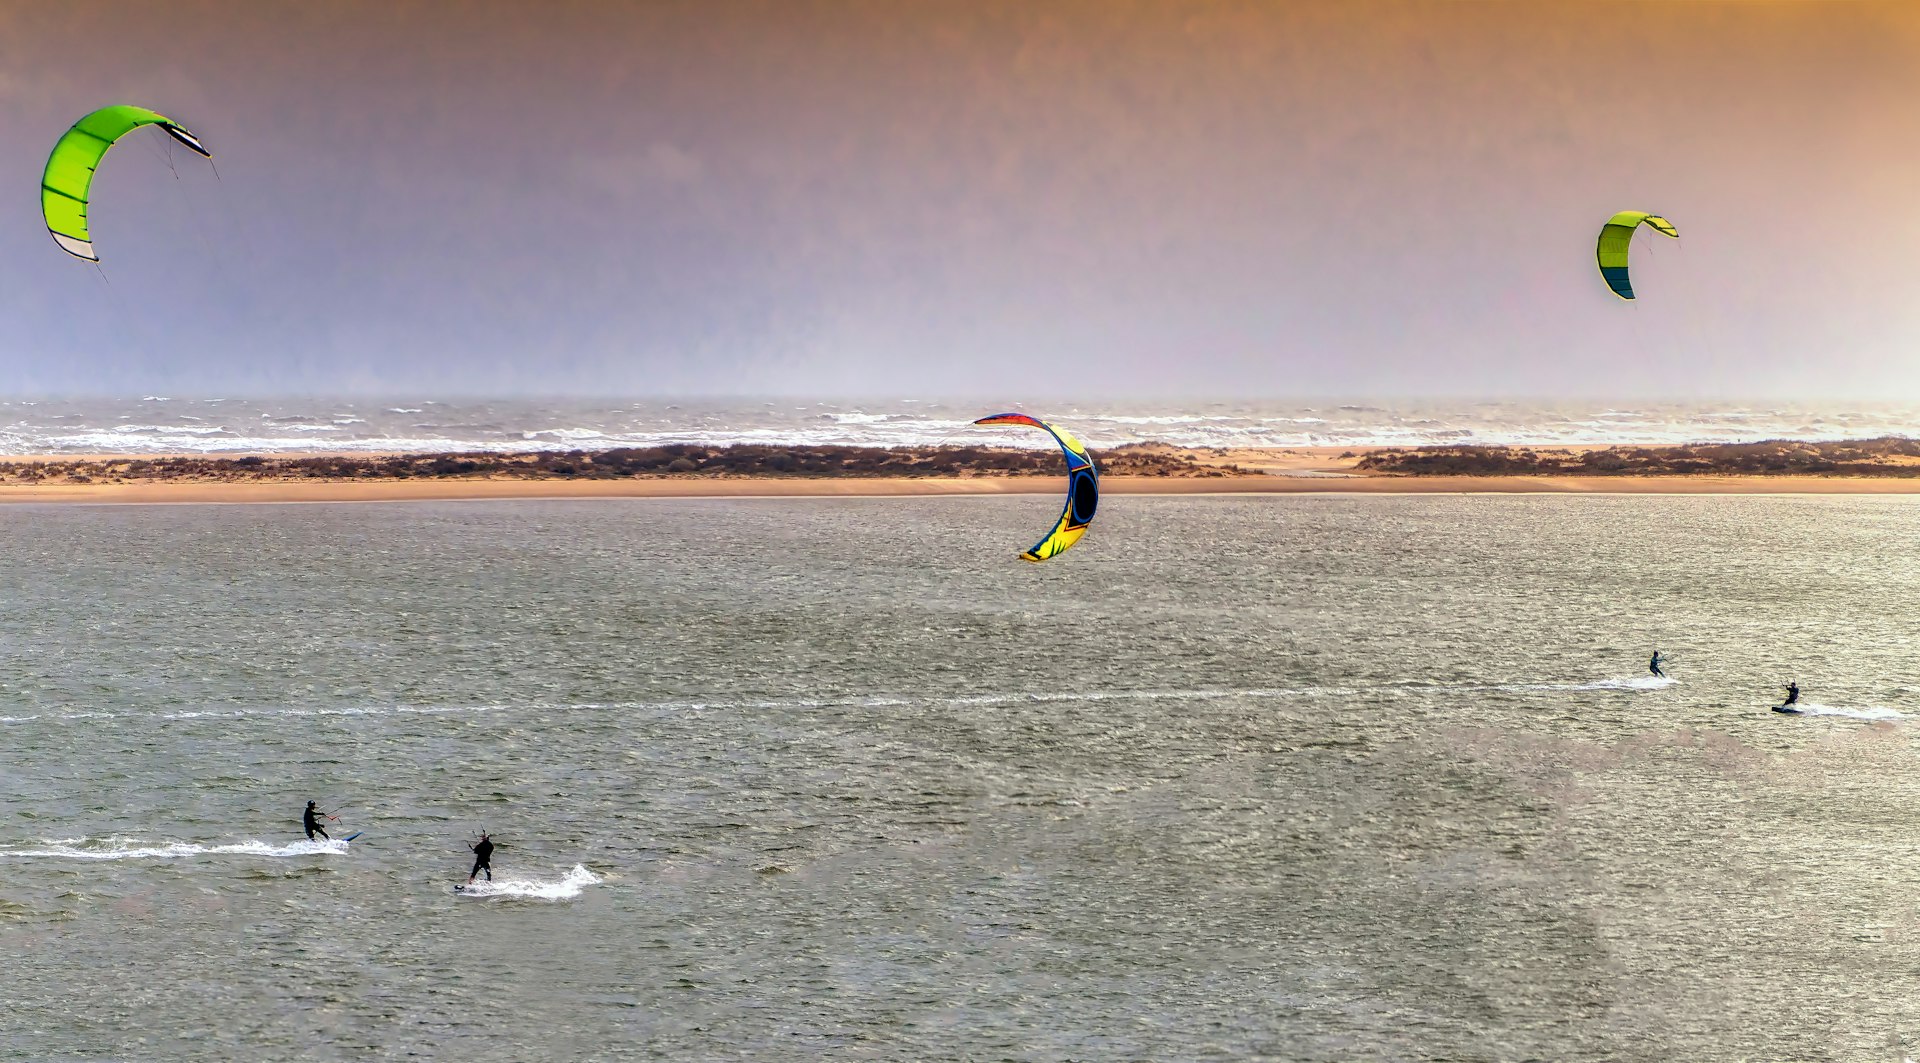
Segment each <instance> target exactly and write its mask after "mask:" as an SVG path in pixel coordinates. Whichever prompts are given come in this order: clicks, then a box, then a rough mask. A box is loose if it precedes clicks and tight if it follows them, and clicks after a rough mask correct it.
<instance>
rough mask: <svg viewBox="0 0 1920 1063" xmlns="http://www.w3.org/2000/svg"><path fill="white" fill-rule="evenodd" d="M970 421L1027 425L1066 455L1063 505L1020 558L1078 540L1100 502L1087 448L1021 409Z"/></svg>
mask: <svg viewBox="0 0 1920 1063" xmlns="http://www.w3.org/2000/svg"><path fill="white" fill-rule="evenodd" d="M973 423H974V424H1024V425H1030V426H1032V427H1034V428H1038V429H1040V430H1041V431H1043V432H1045V433H1047V434H1048V435H1050V436H1052V437H1053V441H1054V442H1056V443H1058V444H1060V453H1062V454H1065V455H1066V456H1067V508H1066V509H1064V510H1061V511H1060V519H1059V520H1057V521H1055V522H1054V525H1053V530H1052V531H1050V532H1048V533H1047V537H1046V538H1044V539H1042V540H1040V541H1039V542H1037V543H1035V544H1034V546H1033V549H1031V550H1028V551H1027V552H1026V553H1023V554H1021V555H1020V557H1021V559H1022V560H1026V561H1033V562H1040V561H1045V560H1046V559H1047V558H1049V557H1053V556H1055V555H1058V554H1062V553H1065V552H1066V550H1067V548H1068V547H1070V546H1072V545H1073V544H1074V543H1077V542H1079V541H1080V537H1081V536H1082V535H1085V534H1087V525H1089V524H1092V523H1093V511H1094V510H1095V509H1098V508H1099V506H1100V470H1098V469H1096V468H1094V467H1093V456H1092V455H1091V454H1088V453H1087V448H1086V447H1084V446H1081V445H1080V441H1079V440H1078V439H1075V438H1073V435H1072V433H1070V432H1068V431H1066V430H1065V429H1063V428H1056V427H1054V426H1053V425H1050V424H1048V423H1047V422H1045V421H1042V420H1040V419H1039V418H1038V417H1028V416H1027V415H1026V414H1024V413H1000V414H995V415H993V416H992V417H982V418H980V419H979V420H978V421H975V422H973Z"/></svg>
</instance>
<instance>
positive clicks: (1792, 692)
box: [1780, 683, 1800, 708]
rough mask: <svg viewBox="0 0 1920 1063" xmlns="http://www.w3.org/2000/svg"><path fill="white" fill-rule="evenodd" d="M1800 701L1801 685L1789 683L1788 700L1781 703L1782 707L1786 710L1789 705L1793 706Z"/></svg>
mask: <svg viewBox="0 0 1920 1063" xmlns="http://www.w3.org/2000/svg"><path fill="white" fill-rule="evenodd" d="M1799 700H1800V684H1798V683H1788V684H1787V700H1785V701H1783V702H1781V703H1780V707H1781V708H1786V707H1787V706H1788V705H1791V704H1793V703H1794V702H1796V701H1799Z"/></svg>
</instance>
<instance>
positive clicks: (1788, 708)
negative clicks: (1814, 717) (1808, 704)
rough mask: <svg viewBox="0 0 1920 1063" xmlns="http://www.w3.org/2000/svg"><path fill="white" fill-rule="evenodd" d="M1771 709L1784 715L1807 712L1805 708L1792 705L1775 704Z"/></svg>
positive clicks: (1797, 714) (1802, 714) (1804, 713)
mask: <svg viewBox="0 0 1920 1063" xmlns="http://www.w3.org/2000/svg"><path fill="white" fill-rule="evenodd" d="M1773 711H1775V712H1778V713H1781V714H1783V715H1786V716H1804V715H1806V713H1807V710H1805V709H1799V708H1795V707H1793V706H1792V705H1775V706H1774V707H1773Z"/></svg>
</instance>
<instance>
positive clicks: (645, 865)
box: [0, 496, 1920, 1060]
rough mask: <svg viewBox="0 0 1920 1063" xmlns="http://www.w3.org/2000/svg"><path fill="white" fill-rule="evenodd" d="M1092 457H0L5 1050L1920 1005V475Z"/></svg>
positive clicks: (1456, 1042)
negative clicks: (965, 491)
mask: <svg viewBox="0 0 1920 1063" xmlns="http://www.w3.org/2000/svg"><path fill="white" fill-rule="evenodd" d="M1052 507H1053V500H1051V499H1045V498H1041V497H1012V498H967V499H861V500H713V501H596V502H567V503H555V502H514V503H449V504H431V503H407V504H397V505H313V506H244V507H242V506H235V507H212V506H207V507H202V506H179V507H91V506H51V507H41V506H9V507H6V508H4V509H0V596H3V597H0V600H4V602H5V608H4V609H3V610H0V694H4V702H0V718H4V719H0V735H4V738H5V742H6V751H5V754H4V759H0V945H3V946H4V948H5V955H6V956H7V957H8V962H7V964H6V967H5V969H4V971H0V992H3V995H4V998H5V999H6V1000H7V1001H8V1002H9V1007H7V1008H5V1009H0V1055H5V1056H9V1057H15V1058H33V1059H86V1058H142V1059H164V1058H206V1057H226V1058H268V1057H286V1056H290V1055H294V1054H299V1055H302V1056H304V1057H307V1058H323V1059H324V1058H343V1059H345V1058H353V1059H363V1058H397V1057H402V1056H406V1055H408V1054H409V1053H412V1054H416V1055H425V1056H429V1057H453V1056H458V1057H462V1058H470V1059H526V1058H599V1059H689V1060H691V1059H716V1058H725V1059H756V1060H758V1059H765V1060H787V1059H796V1058H835V1059H863V1058H870V1059H914V1060H939V1059H955V1060H961V1059H967V1060H971V1059H1009V1060H1029V1059H1031V1060H1068V1059H1080V1060H1095V1059H1097V1060H1126V1059H1141V1060H1148V1059H1151V1060H1169V1059H1263V1058H1264V1059H1275V1060H1323V1059H1324V1060H1340V1059H1354V1058H1368V1059H1406V1060H1417V1059H1528V1058H1537V1059H1634V1060H1639V1059H1645V1060H1662V1059H1690V1060H1718V1059H1728V1060H1732V1059H1746V1058H1794V1059H1836V1060H1854V1059H1859V1060H1882V1059H1884V1060H1897V1059H1899V1058H1900V1053H1901V1051H1902V1047H1903V1045H1904V1044H1907V1043H1909V1042H1910V1041H1911V1040H1912V1039H1914V1038H1920V1015H1916V1009H1917V1008H1920V1005H1916V1004H1915V1003H1914V1001H1916V1000H1920V864H1916V855H1920V837H1917V836H1916V833H1915V829H1914V828H1913V826H1912V822H1913V820H1914V812H1915V809H1916V805H1917V804H1920V759H1917V758H1916V751H1915V749H1914V747H1913V729H1914V727H1913V722H1914V720H1915V719H1916V718H1920V657H1916V655H1915V654H1914V652H1913V651H1914V636H1913V634H1912V618H1913V617H1914V616H1916V615H1920V566H1916V564H1915V563H1914V562H1913V561H1911V560H1909V557H1910V554H1911V552H1912V549H1913V544H1914V541H1915V537H1914V530H1915V529H1916V527H1917V526H1920V503H1916V502H1915V501H1912V500H1906V499H1881V498H1873V499H1867V498H1863V499H1845V498H1817V499H1806V498H1766V497H1748V498H1687V497H1664V498H1538V497H1471V496H1469V497H1405V498H1364V499H1361V498H1343V497H1339V496H1322V497H1284V498H1243V497H1242V498H1227V497H1220V498H1205V497H1188V498H1149V497H1125V498H1116V499H1113V500H1111V501H1110V504H1109V505H1108V507H1107V508H1106V509H1105V510H1103V512H1102V514H1101V517H1100V521H1099V523H1098V525H1097V526H1096V528H1095V530H1094V532H1093V534H1092V535H1091V536H1090V537H1089V538H1088V539H1087V540H1086V541H1085V542H1084V543H1083V544H1082V545H1081V546H1080V547H1077V548H1076V549H1075V550H1074V551H1073V552H1072V553H1071V554H1068V555H1066V556H1065V557H1063V558H1061V559H1058V560H1056V561H1054V562H1050V563H1049V564H1047V565H1044V566H1030V565H1026V564H1022V563H1020V562H1019V561H1017V560H1016V559H1015V558H1014V557H1013V554H1014V552H1015V551H1017V550H1018V549H1019V548H1021V547H1023V546H1025V545H1027V543H1028V542H1029V541H1031V539H1032V538H1033V537H1034V536H1035V535H1036V534H1037V531H1038V529H1039V528H1041V527H1042V526H1043V525H1044V524H1045V523H1046V521H1047V520H1048V519H1049V518H1050V517H1051V516H1052V514H1053V512H1054V510H1053V508H1052ZM1656 646H1657V647H1659V648H1661V649H1664V650H1666V651H1667V652H1669V653H1670V654H1672V655H1674V658H1675V659H1674V662H1673V664H1672V666H1671V669H1670V670H1671V672H1672V674H1673V676H1674V678H1675V680H1676V682H1674V683H1672V684H1664V685H1663V684H1658V683H1653V682H1650V681H1648V679H1647V678H1646V677H1645V657H1646V656H1647V654H1648V653H1650V652H1651V650H1652V649H1653V648H1654V647H1656ZM1788 679H1797V680H1798V681H1799V682H1800V683H1801V685H1802V687H1803V688H1805V690H1806V692H1807V695H1806V696H1807V700H1808V701H1810V702H1813V703H1815V704H1816V705H1818V706H1820V707H1821V709H1822V710H1823V711H1822V712H1820V713H1818V714H1815V715H1810V716H1806V717H1800V718H1789V717H1782V716H1779V715H1776V714H1773V713H1770V712H1767V711H1766V710H1767V706H1768V705H1769V704H1772V703H1773V702H1774V701H1776V700H1777V691H1776V690H1774V689H1772V688H1773V685H1774V684H1776V683H1784V682H1785V681H1786V680H1788ZM309 798H313V799H316V800H320V801H322V802H323V803H330V804H339V803H344V804H346V805H347V808H346V809H345V810H344V811H343V812H342V813H341V819H342V821H343V826H344V828H345V829H344V831H343V832H344V833H350V832H351V831H353V830H364V831H365V832H366V834H365V835H364V836H363V837H362V838H360V839H359V840H357V841H355V842H353V843H352V844H351V845H345V846H310V845H308V844H307V843H306V842H305V841H304V839H301V838H300V837H299V836H298V831H297V825H298V817H299V810H300V806H301V805H302V804H303V803H304V802H305V801H306V800H307V799H309ZM482 828H486V829H490V830H492V831H493V832H494V833H495V835H496V838H497V840H498V841H499V842H500V843H501V845H502V848H501V849H500V850H499V852H497V853H496V854H495V860H494V863H495V865H496V875H497V876H498V878H499V879H500V881H499V882H497V883H496V886H495V889H494V890H493V891H491V892H489V893H488V894H487V895H482V896H476V897H471V898H467V897H459V896H456V895H455V894H454V893H453V890H452V887H453V886H454V885H455V884H458V883H460V882H462V881H464V879H465V874H466V870H467V866H468V862H469V861H468V858H467V854H466V851H465V848H464V841H465V840H466V839H468V838H470V837H471V836H472V834H473V833H474V832H476V831H478V830H479V829H482ZM1903 1039H1907V1040H1905V1041H1903Z"/></svg>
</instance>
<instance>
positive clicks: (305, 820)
mask: <svg viewBox="0 0 1920 1063" xmlns="http://www.w3.org/2000/svg"><path fill="white" fill-rule="evenodd" d="M323 816H324V817H325V818H327V819H332V818H333V817H332V816H328V815H327V814H326V813H325V812H322V811H320V809H319V806H318V805H316V804H314V803H313V802H312V801H308V802H307V811H306V814H305V815H303V816H301V817H300V825H301V826H303V827H305V828H307V840H308V841H312V840H313V833H314V832H315V831H319V832H320V836H321V837H322V838H325V839H326V840H328V841H332V840H333V835H331V834H328V833H327V828H325V827H322V826H321V825H320V820H321V817H323Z"/></svg>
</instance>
